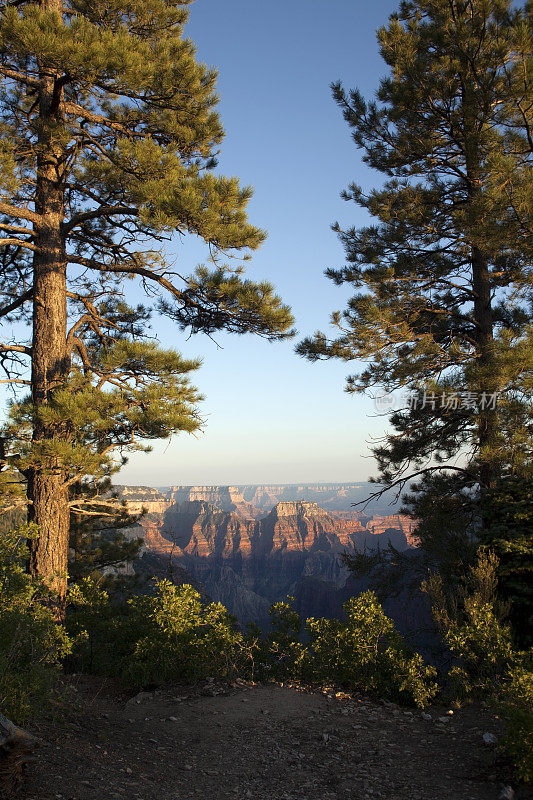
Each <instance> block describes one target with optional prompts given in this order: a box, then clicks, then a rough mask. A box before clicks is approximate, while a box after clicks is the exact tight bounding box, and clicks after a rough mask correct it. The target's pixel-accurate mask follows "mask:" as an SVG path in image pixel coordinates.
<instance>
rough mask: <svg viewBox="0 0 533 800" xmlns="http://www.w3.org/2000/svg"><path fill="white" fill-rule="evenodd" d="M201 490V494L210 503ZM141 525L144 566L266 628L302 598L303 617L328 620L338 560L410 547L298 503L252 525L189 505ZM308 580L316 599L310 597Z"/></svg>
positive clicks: (389, 534)
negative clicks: (275, 610)
mask: <svg viewBox="0 0 533 800" xmlns="http://www.w3.org/2000/svg"><path fill="white" fill-rule="evenodd" d="M201 488H202V491H201V492H199V494H201V495H202V496H203V497H205V496H208V495H210V496H211V497H213V493H212V492H204V489H205V487H201ZM226 488H227V487H226ZM175 494H178V493H175ZM189 494H191V493H189ZM193 494H194V493H193ZM178 496H179V494H178ZM227 496H228V495H226V497H227ZM136 501H137V500H136ZM139 525H140V528H141V529H142V530H143V531H144V543H145V552H146V557H147V558H148V557H149V558H152V559H153V558H154V557H155V558H157V559H159V561H160V562H161V563H163V562H165V563H166V564H167V565H168V569H169V570H170V569H171V565H172V564H174V565H176V566H177V567H179V568H180V569H182V570H185V571H186V573H188V574H190V575H191V576H192V577H193V578H194V580H195V581H196V582H198V584H199V585H201V586H202V587H203V588H204V589H205V591H206V593H207V594H208V595H209V596H210V597H212V598H213V600H215V601H219V602H221V603H223V604H224V605H225V606H226V607H227V608H228V610H229V611H231V613H233V614H235V616H237V618H238V619H239V620H240V621H241V622H242V623H247V622H251V621H253V622H258V623H259V624H265V622H266V620H267V617H268V608H269V606H270V604H271V603H272V602H275V601H277V600H280V599H283V598H284V597H285V596H286V595H287V594H293V595H297V594H298V593H299V592H301V594H302V597H301V598H300V599H299V601H298V602H299V606H300V610H301V611H302V613H305V612H306V608H305V607H304V606H307V605H312V607H313V613H319V611H320V608H322V612H323V613H328V612H329V610H330V608H331V607H333V606H332V604H334V603H333V599H332V598H333V595H332V593H333V594H334V595H335V596H336V593H337V592H338V590H339V589H341V588H342V587H343V586H344V584H345V583H346V579H347V577H348V572H347V570H346V568H345V567H344V566H343V563H342V561H341V559H340V555H341V554H342V553H343V552H345V551H348V552H354V551H357V550H362V549H363V548H365V547H366V548H375V547H377V545H378V542H379V544H380V545H381V546H382V547H383V546H386V544H387V542H388V541H392V543H393V544H394V546H395V547H397V548H398V549H405V548H407V547H408V542H407V538H406V535H405V534H404V533H403V532H402V531H401V530H400V529H397V530H391V529H387V530H383V531H382V530H381V528H380V530H379V531H376V532H373V531H371V530H369V529H368V527H365V526H364V525H363V524H362V522H361V521H360V520H345V519H339V518H338V517H335V516H334V515H332V514H329V513H328V512H327V511H325V510H324V509H323V508H321V507H320V506H319V505H318V504H317V503H314V502H310V501H299V500H296V501H283V502H281V503H278V504H277V505H276V506H274V508H272V509H271V510H270V511H269V513H267V514H266V515H264V516H263V517H261V518H259V519H253V518H245V517H243V516H241V515H240V514H239V513H237V512H236V511H227V510H224V509H222V508H220V507H217V506H215V505H213V504H211V503H209V502H208V501H207V500H205V499H194V500H189V499H188V500H185V501H183V502H181V503H179V502H175V503H173V504H172V505H170V506H169V507H168V508H167V509H166V511H165V512H164V513H162V514H149V515H147V516H146V517H144V518H143V519H142V520H141V521H140V523H139ZM311 579H312V581H313V582H318V584H319V591H316V590H315V591H314V592H310V588H309V586H310V583H309V582H310V580H311ZM306 597H309V603H308V602H307V601H306V600H305V598H306ZM320 598H321V599H320ZM311 599H312V602H311ZM317 604H318V606H319V609H318V611H317V608H316V606H317Z"/></svg>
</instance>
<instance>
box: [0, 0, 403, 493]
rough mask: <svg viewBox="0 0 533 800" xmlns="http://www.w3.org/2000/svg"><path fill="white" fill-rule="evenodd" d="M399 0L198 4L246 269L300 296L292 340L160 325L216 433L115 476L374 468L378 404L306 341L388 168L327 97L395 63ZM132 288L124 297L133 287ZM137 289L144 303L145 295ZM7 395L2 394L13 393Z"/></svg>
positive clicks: (283, 474)
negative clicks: (360, 193)
mask: <svg viewBox="0 0 533 800" xmlns="http://www.w3.org/2000/svg"><path fill="white" fill-rule="evenodd" d="M397 5H398V3H397V2H396V0H394V1H393V0H375V1H374V2H372V3H369V2H365V3H363V2H361V0H359V2H356V0H329V2H327V3H326V2H321V3H319V2H317V0H291V1H290V2H283V3H281V2H271V3H264V4H263V3H257V2H250V1H249V0H225V2H221V0H196V2H195V3H194V4H193V5H192V7H191V15H190V22H189V25H188V26H187V33H188V35H189V36H190V37H191V38H192V39H193V41H194V42H195V43H196V45H197V48H198V57H199V59H200V60H201V61H203V62H205V63H207V64H209V65H212V66H214V67H216V68H217V69H218V70H219V81H218V92H219V95H220V105H219V112H220V115H221V118H222V121H223V124H224V127H225V129H226V138H225V140H224V142H223V144H222V148H221V154H220V160H219V167H218V169H219V171H220V172H222V173H224V174H227V175H229V174H231V175H237V176H238V177H239V178H240V180H241V183H242V184H245V185H248V184H250V185H252V186H253V187H254V189H255V194H254V197H253V199H252V201H251V203H250V206H249V217H250V219H251V221H252V222H253V223H254V224H256V225H258V226H259V227H261V228H263V229H265V230H266V231H267V232H268V238H267V240H266V242H265V244H264V245H263V246H262V247H261V249H260V250H259V251H258V252H257V253H255V254H254V256H253V259H252V261H251V262H250V263H249V265H248V270H247V271H248V273H249V275H250V277H252V278H254V279H262V278H266V279H268V280H270V281H271V282H272V283H274V285H275V286H276V288H277V290H278V292H279V293H280V294H281V296H282V297H283V299H284V301H285V302H287V303H289V304H290V305H291V306H292V309H293V312H294V315H295V317H296V327H297V329H298V331H299V335H298V337H296V339H295V340H294V341H288V342H284V343H277V344H269V343H267V342H265V341H263V340H260V339H258V338H255V337H252V336H247V337H235V336H233V337H230V336H228V335H219V336H217V337H216V343H214V342H213V341H211V340H210V339H209V338H207V337H205V336H195V337H192V338H187V336H186V335H184V334H182V333H180V332H179V331H178V330H177V329H176V328H175V326H173V325H172V324H171V323H170V322H169V321H168V320H165V319H162V318H158V319H156V320H154V332H155V333H156V335H157V336H158V338H159V339H160V341H161V343H162V345H164V346H168V347H174V348H176V349H178V350H180V351H181V352H182V353H183V354H184V355H185V356H187V357H192V356H195V357H196V356H199V357H201V358H202V359H203V366H202V368H201V369H200V370H199V371H198V372H197V373H196V374H195V376H194V378H195V381H194V382H195V384H196V385H197V386H198V388H199V390H200V391H201V392H202V393H203V394H204V395H205V398H206V399H205V402H204V403H203V404H202V407H201V413H202V416H203V417H204V419H205V423H206V424H205V428H204V430H203V432H202V433H200V434H198V435H197V436H189V435H178V436H175V437H173V439H172V440H171V441H170V442H168V441H165V442H156V443H155V444H154V448H153V452H152V453H150V454H141V453H139V454H133V455H131V456H130V460H129V463H128V465H127V466H126V467H125V468H124V469H123V470H122V471H121V472H120V473H119V474H118V475H117V477H116V479H115V480H116V482H118V483H129V484H147V485H152V486H162V485H167V484H192V483H202V484H228V483H299V482H302V483H304V482H337V481H343V482H344V481H346V482H348V481H360V480H366V479H367V478H368V476H369V475H371V474H373V473H374V471H375V470H374V463H373V460H372V458H371V456H370V449H369V443H370V439H371V438H372V437H378V436H380V435H381V434H382V433H383V429H384V418H383V417H381V418H379V417H377V416H376V412H375V409H374V404H373V402H372V400H371V399H370V398H365V397H359V396H358V397H354V396H350V395H347V394H346V393H345V392H344V384H345V377H346V375H347V374H348V372H350V371H352V370H353V369H354V367H355V365H346V364H341V363H336V362H335V363H333V362H321V363H317V364H311V363H309V362H307V361H305V360H303V359H302V358H300V357H298V356H297V355H296V354H295V353H294V346H295V343H296V341H298V339H299V338H302V337H303V336H305V335H307V334H309V333H312V332H313V331H315V330H316V329H318V328H320V329H322V330H324V329H326V330H327V328H328V320H329V315H330V313H331V311H333V310H334V309H341V308H343V307H344V306H345V303H346V300H347V298H348V297H349V294H350V293H349V291H348V289H347V288H345V287H342V288H339V287H335V286H334V285H333V284H332V283H331V282H330V281H328V280H327V279H326V278H325V277H324V274H323V272H324V269H325V268H326V267H330V266H339V265H341V264H342V263H343V260H344V259H343V250H342V247H341V246H340V244H339V242H338V240H337V237H336V236H335V234H334V233H333V232H332V231H331V229H330V226H331V223H332V222H333V221H335V220H339V221H340V222H341V223H345V224H355V225H360V224H364V223H365V222H366V220H365V218H364V216H363V212H361V211H360V210H359V209H357V208H356V207H355V206H354V205H353V204H348V203H345V202H344V201H342V200H341V199H340V192H341V190H342V189H343V188H344V187H345V186H346V185H347V184H348V183H350V182H351V181H354V180H355V181H356V182H358V183H361V184H363V185H364V186H372V185H374V184H375V183H377V182H379V181H380V176H379V175H377V174H372V173H371V171H370V170H368V169H367V168H366V167H365V166H364V165H363V163H362V160H361V153H360V152H359V151H358V150H357V149H356V147H355V146H354V145H353V143H352V141H351V138H350V132H349V130H348V127H347V125H346V123H345V122H344V121H343V119H342V116H341V113H340V112H339V110H338V108H337V106H336V105H335V103H334V102H333V100H332V98H331V92H330V88H329V86H330V83H331V81H333V80H337V79H341V80H342V81H343V82H344V83H345V85H346V86H347V87H352V86H357V87H358V88H359V89H361V90H362V91H363V93H364V94H365V95H366V96H371V95H372V94H373V93H374V91H375V89H376V88H377V85H378V82H379V78H380V77H381V76H382V75H383V74H384V72H385V65H384V63H383V62H382V61H381V59H380V57H379V53H378V47H377V42H376V35H375V31H376V29H377V28H378V27H379V26H380V25H382V24H384V23H385V22H386V21H387V18H388V16H389V14H390V13H392V12H393V11H394V10H396V8H397ZM171 255H172V257H173V259H176V264H177V267H178V268H179V271H180V272H184V273H187V272H190V271H192V270H193V269H194V267H195V266H196V264H198V263H201V262H202V261H204V260H205V258H206V254H205V251H204V249H203V248H202V247H201V246H200V244H199V243H198V241H184V242H178V241H176V242H175V243H174V244H173V246H172V247H171ZM128 294H129V292H128ZM135 299H137V300H139V301H141V300H142V299H143V298H142V297H141V295H140V294H139V295H138V297H136V298H135ZM2 394H3V396H4V397H5V396H7V392H3V393H2Z"/></svg>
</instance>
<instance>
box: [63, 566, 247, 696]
mask: <svg viewBox="0 0 533 800" xmlns="http://www.w3.org/2000/svg"><path fill="white" fill-rule="evenodd" d="M68 628H69V631H70V633H71V635H72V637H73V640H74V643H75V645H74V652H73V655H72V658H71V660H70V661H71V667H73V668H76V669H81V670H83V671H88V672H93V673H97V674H104V675H115V676H119V677H120V678H121V679H122V680H123V682H124V683H126V684H128V685H131V686H135V687H142V686H147V685H152V684H160V683H163V682H166V681H188V682H192V681H196V680H200V679H202V678H205V677H208V676H211V677H218V678H221V679H226V678H231V677H235V676H236V675H238V674H247V673H250V672H251V671H252V669H253V651H254V647H253V642H251V641H250V642H249V641H248V640H247V639H246V638H245V637H244V635H243V634H242V633H241V632H240V631H239V630H238V629H237V627H236V623H235V620H234V618H233V617H232V616H231V615H230V614H228V612H227V611H226V609H225V608H224V607H223V606H222V605H220V603H209V604H207V605H206V604H203V603H202V601H201V597H200V594H199V593H198V592H197V591H196V590H195V589H193V588H192V586H188V585H183V586H179V587H178V586H175V585H174V584H173V583H171V582H170V581H166V580H162V581H156V582H155V592H154V594H153V595H144V596H137V597H133V598H132V599H130V600H129V601H128V602H127V603H120V604H116V603H113V602H112V601H111V600H110V598H109V595H108V593H107V592H105V591H102V590H101V589H99V587H98V584H97V582H96V581H95V580H94V579H91V578H87V579H85V580H84V581H83V582H82V583H81V584H80V585H78V586H77V587H74V588H73V590H72V592H71V596H70V613H69V615H68Z"/></svg>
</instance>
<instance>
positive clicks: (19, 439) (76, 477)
mask: <svg viewBox="0 0 533 800" xmlns="http://www.w3.org/2000/svg"><path fill="white" fill-rule="evenodd" d="M189 4H190V0H182V1H181V2H175V1H174V0H90V2H87V0H40V2H32V0H18V2H15V3H11V2H9V3H6V2H3V3H0V14H1V17H0V77H1V79H2V83H1V93H0V105H1V112H0V133H1V144H0V226H1V228H2V234H3V236H2V238H1V239H0V258H1V260H2V274H1V278H0V321H1V322H2V323H7V324H8V325H10V324H12V323H16V325H15V328H14V330H16V331H19V330H23V327H22V326H23V325H24V323H26V324H27V325H29V326H31V332H30V333H29V334H28V335H27V337H26V336H25V334H24V333H22V334H21V338H20V340H19V341H15V340H14V334H13V333H12V331H11V330H10V329H9V328H7V330H6V333H5V339H4V341H3V342H2V343H1V344H0V365H1V366H2V368H3V370H4V373H5V377H4V382H8V383H11V384H13V385H19V386H20V385H22V386H27V387H29V389H30V392H31V394H30V396H29V397H28V398H26V399H25V400H24V401H22V402H21V403H19V404H17V405H15V406H14V407H13V408H12V412H11V416H10V419H9V421H8V424H7V426H6V429H5V431H4V436H3V439H2V450H3V451H2V452H0V456H1V457H2V463H3V466H4V469H5V470H6V475H7V479H6V478H4V483H5V484H6V486H7V485H8V484H9V480H10V478H11V475H12V474H13V471H14V473H15V474H17V471H18V472H19V473H21V474H22V475H24V478H25V483H26V486H27V503H28V513H29V518H30V520H32V521H35V522H36V523H37V525H38V526H39V531H40V536H39V539H38V540H35V541H32V542H31V558H30V567H31V571H32V572H33V573H34V574H35V575H38V576H40V577H42V578H44V579H45V581H46V582H47V583H48V585H49V587H50V589H51V591H52V593H53V594H54V595H55V596H56V597H57V598H58V600H59V602H61V601H62V600H63V598H64V595H65V588H66V572H67V552H68V526H69V509H70V507H71V505H73V507H74V508H76V509H77V508H79V492H78V491H77V492H76V493H75V496H72V493H71V492H69V488H70V487H74V486H76V487H79V486H80V482H81V483H82V484H83V482H86V483H87V484H88V485H89V487H90V489H89V495H90V498H91V508H92V509H93V510H94V508H95V503H97V502H98V493H97V492H96V493H95V491H94V482H95V481H96V483H98V480H99V479H101V478H106V477H108V476H109V475H110V474H111V473H112V472H113V471H114V470H115V469H116V464H115V462H114V460H113V457H112V453H113V451H114V450H115V449H116V448H117V447H118V448H121V449H122V450H124V449H125V448H126V449H127V448H132V447H133V448H135V447H141V446H142V440H143V439H154V438H162V437H166V436H168V435H169V434H170V433H172V432H173V431H183V430H184V431H192V430H194V429H195V428H197V427H198V424H199V418H198V412H197V408H196V405H197V401H198V399H199V396H198V394H197V392H196V390H195V389H194V387H192V386H191V385H190V383H189V380H188V374H189V373H190V371H191V370H194V369H195V368H196V367H197V366H198V363H197V362H194V361H188V360H184V359H183V358H182V357H181V356H180V355H179V353H177V352H176V351H174V350H164V349H162V348H160V347H159V346H157V345H156V343H155V342H154V340H153V339H151V338H150V337H149V319H150V312H151V310H152V309H153V308H156V309H157V310H158V311H159V312H160V313H162V314H164V315H166V316H167V317H169V318H170V319H171V320H173V321H174V322H175V323H176V325H177V327H178V328H179V329H181V330H184V329H189V330H190V331H191V332H193V333H195V332H204V333H206V334H208V335H209V334H212V333H214V332H216V331H219V330H226V331H230V332H234V333H246V332H252V333H256V334H259V335H260V336H264V337H267V338H269V339H272V340H274V339H279V338H282V337H284V336H286V335H288V334H289V332H290V331H289V329H290V326H291V324H292V318H291V314H290V311H289V309H288V308H287V307H286V306H284V305H283V304H282V302H281V300H280V299H279V298H278V297H277V296H276V295H275V294H274V291H273V288H272V286H271V285H270V284H268V283H264V282H260V283H254V282H252V281H250V280H246V279H244V278H243V277H242V267H241V265H240V262H239V260H237V261H235V260H234V261H233V262H230V263H233V266H228V265H227V264H226V263H225V258H226V256H225V254H226V253H227V254H228V255H229V256H232V258H233V259H235V258H237V257H239V258H240V257H242V258H246V257H247V256H246V254H247V253H248V251H249V250H250V249H252V250H253V249H255V248H256V247H257V246H258V245H259V244H260V243H261V242H262V240H263V238H264V234H263V233H262V232H261V231H260V230H258V229H257V228H255V227H253V226H252V225H250V224H249V223H248V222H247V218H246V205H247V203H248V200H249V198H250V195H251V190H250V189H249V188H240V186H239V183H238V181H237V179H235V178H227V177H223V176H219V175H216V174H215V173H214V172H213V168H214V167H215V166H216V161H215V157H216V154H217V149H218V146H219V144H220V142H221V140H222V137H223V130H222V127H221V124H220V121H219V118H218V116H217V114H216V111H215V107H216V103H217V97H216V95H215V80H216V74H215V72H214V71H213V70H210V69H207V68H206V67H205V66H203V65H202V64H200V63H198V62H197V61H196V59H195V49H194V46H193V44H192V43H191V41H190V40H189V39H187V38H185V37H184V35H183V26H184V24H185V22H186V20H187V6H188V5H189ZM176 233H177V234H178V235H180V236H181V235H184V234H192V235H195V236H197V237H199V238H200V239H202V240H203V241H204V242H206V243H207V244H208V245H209V248H210V251H211V266H210V267H204V266H202V267H200V268H198V269H197V271H196V272H195V273H194V274H190V275H188V274H187V273H186V272H185V271H183V270H179V271H177V270H176V269H173V268H172V266H171V264H170V262H169V260H168V258H167V256H166V254H165V245H166V242H168V241H169V240H170V239H171V237H172V236H174V235H175V234H176ZM130 281H136V282H137V283H138V284H139V285H140V286H141V287H142V288H143V289H144V290H145V292H146V294H147V296H148V298H149V301H150V302H149V304H148V307H145V306H135V305H134V306H132V305H131V304H130V303H128V291H129V290H128V286H129V285H130ZM12 494H13V493H12ZM13 502H15V501H13ZM104 502H105V501H104Z"/></svg>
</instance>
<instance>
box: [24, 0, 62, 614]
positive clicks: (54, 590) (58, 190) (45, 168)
mask: <svg viewBox="0 0 533 800" xmlns="http://www.w3.org/2000/svg"><path fill="white" fill-rule="evenodd" d="M42 7H46V8H47V9H49V10H60V4H59V3H58V2H57V1H56V0H45V2H43V3H42ZM61 92H62V89H61V86H60V85H59V84H58V79H57V76H56V75H54V74H51V73H50V72H49V71H47V72H46V71H44V70H43V74H42V77H41V88H40V98H39V100H40V104H39V112H40V120H39V121H40V133H39V142H38V146H39V149H38V155H37V186H36V201H35V210H36V212H37V213H38V214H39V215H40V216H41V222H40V223H39V224H38V225H37V226H36V229H35V233H36V239H35V244H36V246H37V251H36V253H35V255H34V262H33V266H34V282H33V344H32V376H31V386H32V399H33V404H34V410H35V412H36V415H37V416H36V420H35V422H34V430H33V440H34V442H35V443H43V444H46V442H47V441H50V440H58V439H59V440H60V439H62V438H64V437H65V434H66V431H65V429H64V426H61V425H55V426H50V425H46V424H44V423H43V422H42V421H41V420H39V416H38V414H39V409H40V408H42V407H43V406H44V405H46V404H47V403H49V401H50V398H51V396H52V394H53V392H54V390H55V389H57V388H58V387H59V386H60V385H61V384H62V383H63V382H64V381H65V379H66V377H67V376H68V371H69V359H68V357H67V350H66V331H67V305H66V304H67V298H66V290H67V284H66V254H65V243H64V239H63V236H62V232H61V225H62V222H63V215H64V189H63V182H62V170H63V158H64V146H63V145H62V144H61V143H60V142H58V140H57V133H56V131H57V128H58V127H61V122H62V120H61ZM28 501H29V519H30V520H31V521H34V522H36V523H37V525H38V526H39V538H38V539H36V540H32V541H31V542H30V572H31V573H32V574H33V575H35V576H37V577H39V578H42V579H43V580H44V582H45V583H46V584H47V586H48V587H49V589H50V591H51V595H52V599H53V600H54V602H57V603H58V605H59V607H61V606H62V605H63V603H64V599H65V595H66V586H67V556H68V529H69V507H68V492H67V488H66V487H65V471H64V468H63V465H62V463H61V458H58V457H55V458H54V457H52V458H45V459H43V460H42V461H41V463H40V464H38V465H36V466H34V467H33V468H32V469H31V470H30V471H29V475H28Z"/></svg>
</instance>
